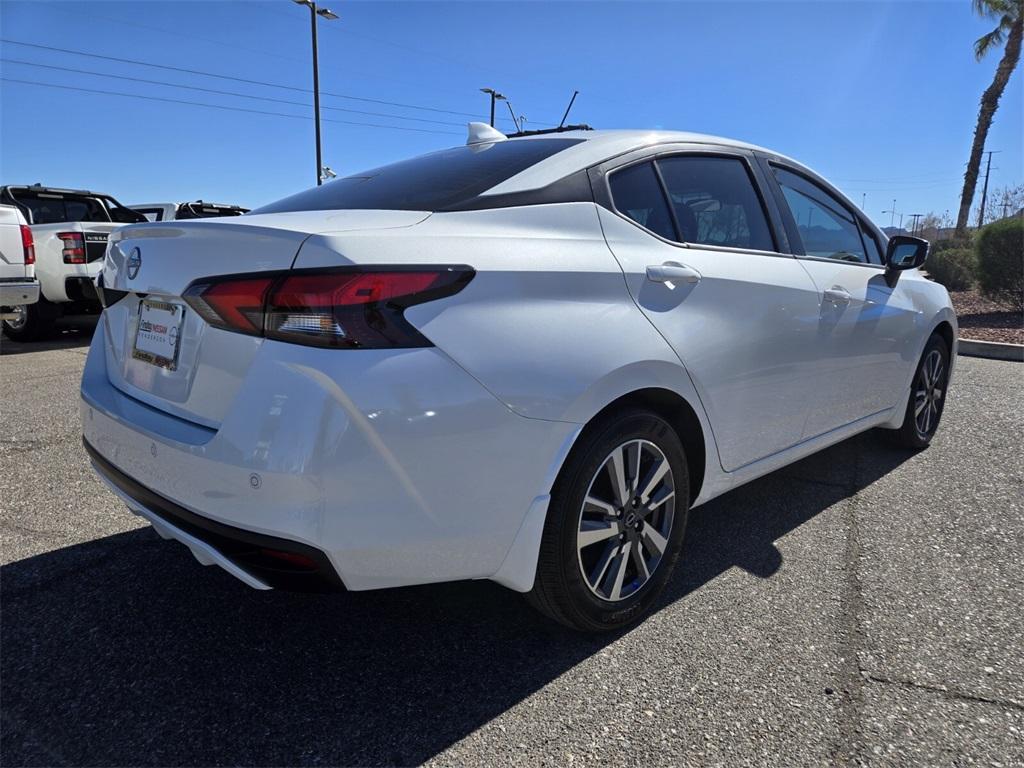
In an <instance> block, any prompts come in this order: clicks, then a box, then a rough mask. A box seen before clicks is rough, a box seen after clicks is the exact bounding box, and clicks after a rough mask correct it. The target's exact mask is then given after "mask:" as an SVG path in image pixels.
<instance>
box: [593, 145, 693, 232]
mask: <svg viewBox="0 0 1024 768" xmlns="http://www.w3.org/2000/svg"><path fill="white" fill-rule="evenodd" d="M608 186H609V187H611V191H612V200H613V201H614V203H615V208H616V209H617V210H618V211H619V213H621V214H623V215H624V216H628V217H629V218H631V219H632V220H633V221H635V222H636V223H637V224H639V225H640V226H641V227H646V228H647V229H649V230H651V232H655V233H656V234H659V235H661V236H662V237H664V238H666V239H668V240H675V239H676V233H675V227H674V226H673V225H672V214H670V213H669V212H668V204H667V203H666V202H665V195H664V194H662V191H661V183H660V182H659V181H658V177H657V175H656V174H655V173H654V166H653V165H651V164H650V163H641V164H640V165H633V166H630V167H629V168H625V169H623V170H621V171H616V172H615V173H613V174H612V175H611V176H610V177H609V179H608Z"/></svg>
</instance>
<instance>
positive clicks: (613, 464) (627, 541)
mask: <svg viewBox="0 0 1024 768" xmlns="http://www.w3.org/2000/svg"><path fill="white" fill-rule="evenodd" d="M675 505H676V498H675V483H674V478H673V475H672V467H671V466H670V465H669V462H668V458H667V457H666V456H665V454H664V452H663V451H662V450H661V449H660V448H659V447H658V446H657V445H655V444H654V443H652V442H650V441H648V440H630V441H628V442H626V443H623V444H622V445H620V446H618V447H617V448H615V450H613V451H612V452H611V453H610V454H609V455H608V457H607V458H606V459H605V460H604V462H602V464H601V466H600V467H599V468H598V470H597V472H596V473H595V474H594V477H593V478H592V479H591V481H590V485H589V487H588V488H587V494H586V496H585V497H584V501H583V506H582V508H581V509H580V519H579V527H578V530H577V534H576V550H577V555H578V561H579V567H580V572H581V573H582V575H583V580H584V581H585V582H586V584H587V586H588V587H589V588H590V591H591V592H593V593H594V594H595V595H597V596H598V597H599V598H601V599H602V600H609V601H613V602H615V601H619V600H625V599H626V598H628V597H630V596H631V595H634V594H636V592H637V591H638V590H639V589H640V588H641V587H643V586H644V584H646V583H647V582H648V581H650V579H651V576H652V575H653V574H654V572H655V571H656V570H657V568H658V565H659V564H660V563H661V560H662V557H663V556H664V554H665V550H666V548H667V547H668V541H669V537H670V536H671V533H672V522H673V519H674V517H675Z"/></svg>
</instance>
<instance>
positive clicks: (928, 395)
mask: <svg viewBox="0 0 1024 768" xmlns="http://www.w3.org/2000/svg"><path fill="white" fill-rule="evenodd" d="M944 373H945V364H944V363H943V360H942V353H941V352H939V350H937V349H933V350H932V351H931V352H929V353H928V355H927V357H925V359H924V360H923V361H922V362H921V367H920V368H919V369H918V372H917V378H916V380H915V382H914V422H915V423H916V425H917V431H918V432H919V433H920V434H921V435H923V436H927V435H930V434H931V433H932V430H934V429H935V427H936V426H938V423H939V412H940V410H941V409H942V398H943V396H944V395H945V391H944V389H943V387H944V385H945V382H944V380H943V378H942V377H943V374H944Z"/></svg>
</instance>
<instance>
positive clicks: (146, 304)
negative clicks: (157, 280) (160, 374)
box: [132, 299, 185, 371]
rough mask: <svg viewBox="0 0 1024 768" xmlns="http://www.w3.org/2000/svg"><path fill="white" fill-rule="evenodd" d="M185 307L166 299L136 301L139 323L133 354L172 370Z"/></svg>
mask: <svg viewBox="0 0 1024 768" xmlns="http://www.w3.org/2000/svg"><path fill="white" fill-rule="evenodd" d="M184 316H185V307H183V306H182V305H181V304H171V303H169V302H166V301H153V300H150V299H143V300H142V301H141V302H139V327H138V330H137V331H136V332H135V347H134V348H133V349H132V357H134V358H136V359H137V360H145V361H146V362H147V363H152V364H153V365H156V366H159V367H161V368H166V369H167V370H169V371H173V370H174V369H175V367H176V366H177V364H178V342H179V341H180V338H179V337H180V333H181V321H182V318H183V317H184Z"/></svg>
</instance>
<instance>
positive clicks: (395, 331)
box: [184, 267, 474, 349]
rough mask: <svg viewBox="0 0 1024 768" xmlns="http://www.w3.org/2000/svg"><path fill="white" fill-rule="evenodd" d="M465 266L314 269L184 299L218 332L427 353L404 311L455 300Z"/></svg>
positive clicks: (197, 290) (196, 290) (223, 283)
mask: <svg viewBox="0 0 1024 768" xmlns="http://www.w3.org/2000/svg"><path fill="white" fill-rule="evenodd" d="M473 274H474V272H473V270H472V269H470V268H469V267H430V268H408V269H406V268H401V269H383V270H353V269H340V270H316V271H308V272H301V271H299V272H289V273H286V274H283V275H272V276H266V277H260V276H245V277H237V278H235V277H232V278H223V279H217V280H209V281H203V282H201V283H197V284H195V285H192V286H190V287H189V288H188V290H186V291H185V293H184V298H185V300H186V301H187V302H188V303H189V305H190V306H192V308H193V309H195V310H196V312H198V313H199V314H200V315H201V316H202V317H203V318H204V319H205V320H206V321H207V322H209V323H210V324H211V325H214V326H217V327H219V328H224V329H226V330H231V331H239V332H242V333H249V334H254V335H263V336H266V337H267V338H270V339H277V340H279V341H289V342H293V343H296V344H307V345H312V346H318V347H337V348H340V349H381V348H396V347H429V346H430V345H431V344H430V341H429V340H428V339H427V338H425V337H424V336H423V335H422V334H421V333H420V332H419V331H417V330H416V329H415V328H414V327H413V326H412V325H411V324H410V323H409V322H408V321H407V320H406V319H405V316H404V315H403V312H404V310H405V309H406V308H407V307H410V306H413V305H414V304H422V303H423V302H426V301H432V300H434V299H438V298H441V297H444V296H451V295H452V294H455V293H458V292H459V291H460V290H462V288H463V287H465V285H466V284H467V283H468V282H469V281H470V280H471V279H472V277H473Z"/></svg>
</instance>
